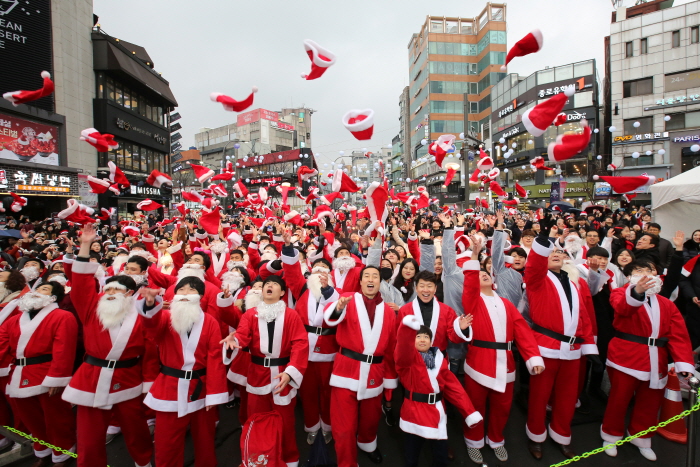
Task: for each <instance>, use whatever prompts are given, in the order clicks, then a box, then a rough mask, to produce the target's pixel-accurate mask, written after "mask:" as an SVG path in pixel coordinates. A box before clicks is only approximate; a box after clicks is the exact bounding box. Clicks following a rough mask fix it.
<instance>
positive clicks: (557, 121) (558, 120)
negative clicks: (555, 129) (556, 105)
mask: <svg viewBox="0 0 700 467" xmlns="http://www.w3.org/2000/svg"><path fill="white" fill-rule="evenodd" d="M565 123H566V114H565V113H564V112H562V113H560V114H559V115H557V118H555V119H554V126H562V125H563V124H565Z"/></svg>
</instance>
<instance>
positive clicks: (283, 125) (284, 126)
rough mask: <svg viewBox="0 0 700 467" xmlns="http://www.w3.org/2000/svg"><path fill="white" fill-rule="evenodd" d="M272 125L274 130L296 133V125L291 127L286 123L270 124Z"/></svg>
mask: <svg viewBox="0 0 700 467" xmlns="http://www.w3.org/2000/svg"><path fill="white" fill-rule="evenodd" d="M270 125H271V126H272V127H273V128H277V129H278V130H287V131H294V125H290V124H289V123H284V122H270Z"/></svg>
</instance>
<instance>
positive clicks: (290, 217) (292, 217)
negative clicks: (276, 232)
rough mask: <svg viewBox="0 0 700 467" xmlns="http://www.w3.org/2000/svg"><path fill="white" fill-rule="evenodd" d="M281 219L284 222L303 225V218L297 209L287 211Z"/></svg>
mask: <svg viewBox="0 0 700 467" xmlns="http://www.w3.org/2000/svg"><path fill="white" fill-rule="evenodd" d="M283 219H284V221H285V222H289V223H292V224H294V225H296V226H299V227H303V226H304V219H302V218H301V214H299V211H294V210H292V211H289V212H288V213H287V214H285V215H284V217H283Z"/></svg>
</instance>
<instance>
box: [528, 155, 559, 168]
mask: <svg viewBox="0 0 700 467" xmlns="http://www.w3.org/2000/svg"><path fill="white" fill-rule="evenodd" d="M530 165H532V166H534V167H535V170H554V169H553V168H552V167H547V166H546V165H545V163H544V157H542V156H537V157H535V158H534V159H531V160H530Z"/></svg>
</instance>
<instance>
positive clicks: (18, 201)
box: [10, 192, 27, 212]
mask: <svg viewBox="0 0 700 467" xmlns="http://www.w3.org/2000/svg"><path fill="white" fill-rule="evenodd" d="M10 195H11V196H12V204H11V205H10V209H11V210H12V211H14V212H20V211H21V210H22V208H23V207H25V206H26V205H27V198H25V197H24V196H19V195H18V194H17V193H12V192H10Z"/></svg>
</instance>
